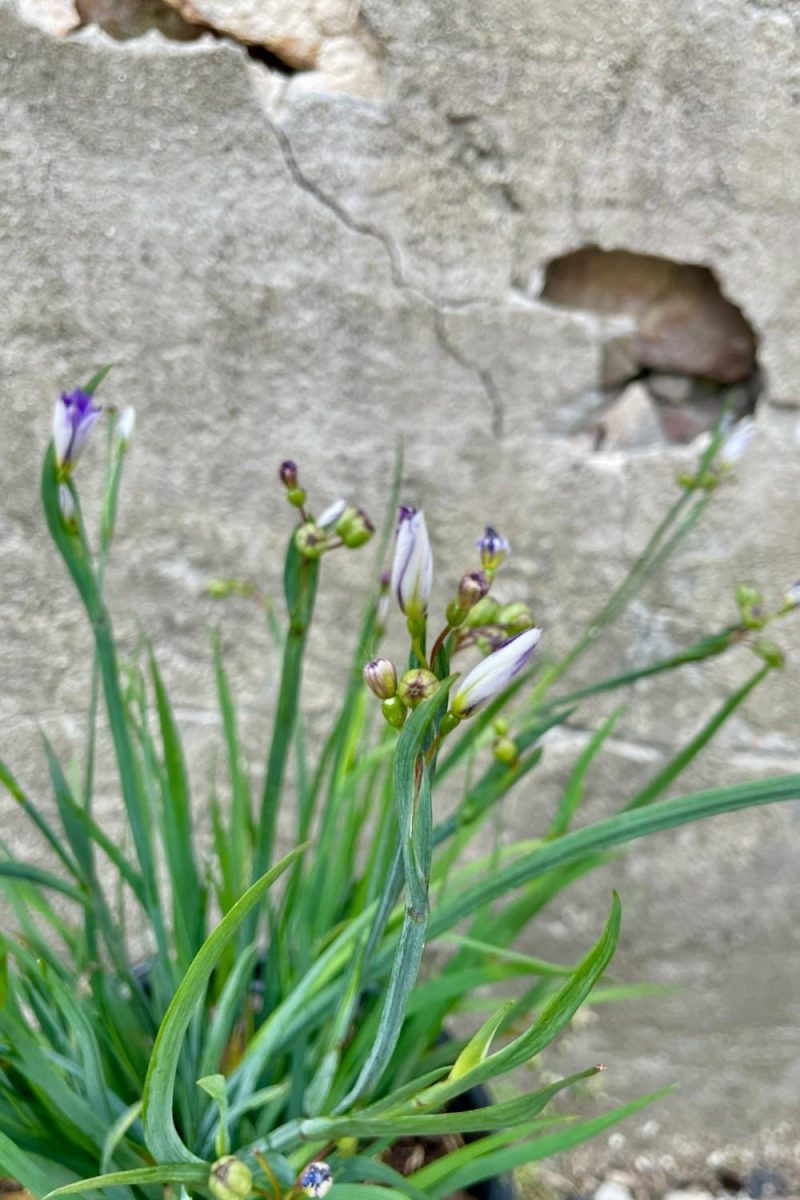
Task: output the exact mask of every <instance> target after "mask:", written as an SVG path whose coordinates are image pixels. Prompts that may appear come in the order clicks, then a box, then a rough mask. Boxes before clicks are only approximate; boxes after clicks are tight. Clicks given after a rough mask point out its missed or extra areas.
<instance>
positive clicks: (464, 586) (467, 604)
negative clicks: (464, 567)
mask: <svg viewBox="0 0 800 1200" xmlns="http://www.w3.org/2000/svg"><path fill="white" fill-rule="evenodd" d="M491 586H492V584H491V580H490V579H489V577H488V575H487V574H486V572H485V571H473V572H472V573H471V574H470V575H464V576H463V578H462V580H461V582H460V583H459V585H458V606H459V608H463V609H464V610H465V611H466V610H468V609H470V608H474V607H475V605H476V604H477V603H478V601H479V600H482V599H483V597H484V596H485V595H486V594H487V592H488V591H489V588H490V587H491Z"/></svg>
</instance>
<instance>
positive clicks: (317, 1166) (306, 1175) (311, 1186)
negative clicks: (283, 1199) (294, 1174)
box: [297, 1162, 333, 1200]
mask: <svg viewBox="0 0 800 1200" xmlns="http://www.w3.org/2000/svg"><path fill="white" fill-rule="evenodd" d="M297 1182H298V1184H299V1185H300V1187H301V1188H302V1189H303V1191H304V1192H305V1193H306V1195H307V1196H313V1197H314V1200H322V1197H323V1196H325V1195H327V1193H328V1192H329V1191H330V1190H331V1187H332V1186H333V1175H332V1174H331V1169H330V1167H329V1166H328V1164H327V1163H325V1162H312V1163H309V1164H308V1166H307V1167H306V1168H305V1170H304V1171H303V1172H302V1174H301V1175H300V1178H299V1179H298V1180H297Z"/></svg>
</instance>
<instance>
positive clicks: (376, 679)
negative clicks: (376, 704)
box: [364, 658, 397, 700]
mask: <svg viewBox="0 0 800 1200" xmlns="http://www.w3.org/2000/svg"><path fill="white" fill-rule="evenodd" d="M364 682H365V683H366V685H367V687H368V688H369V690H370V691H371V692H372V693H373V694H374V695H376V696H377V697H378V699H379V700H390V699H391V698H392V696H394V695H395V693H396V692H397V669H396V667H395V665H394V663H393V662H390V661H389V659H388V658H374V659H373V660H372V662H368V663H367V664H366V666H365V667H364Z"/></svg>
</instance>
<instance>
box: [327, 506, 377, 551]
mask: <svg viewBox="0 0 800 1200" xmlns="http://www.w3.org/2000/svg"><path fill="white" fill-rule="evenodd" d="M336 532H337V533H338V535H339V537H340V538H341V539H342V541H343V542H344V544H345V546H347V547H348V549H349V550H357V549H358V547H359V546H363V545H364V543H365V542H368V541H369V539H370V538H371V537H372V535H373V533H374V532H375V526H374V525H373V524H372V521H370V519H369V517H368V516H367V514H366V513H365V512H364V510H363V508H352V507H350V506H348V507H347V508H346V509H345V510H344V512H343V513H342V515H341V517H340V518H339V520H338V521H337V522H336Z"/></svg>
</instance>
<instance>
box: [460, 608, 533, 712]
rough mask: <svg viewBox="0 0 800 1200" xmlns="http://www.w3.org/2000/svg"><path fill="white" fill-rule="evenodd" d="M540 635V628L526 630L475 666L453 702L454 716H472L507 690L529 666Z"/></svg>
mask: <svg viewBox="0 0 800 1200" xmlns="http://www.w3.org/2000/svg"><path fill="white" fill-rule="evenodd" d="M541 636H542V631H541V629H526V630H525V631H524V633H518V634H517V636H516V637H513V638H511V639H510V641H508V642H506V643H505V644H504V645H503V646H501V647H500V649H499V650H495V651H493V653H492V654H490V655H488V657H487V658H484V659H483V661H482V662H479V663H478V665H477V666H476V667H473V668H472V670H471V671H470V672H469V674H468V675H467V677H466V679H464V681H463V682H462V683H461V684H460V685H459V687H458V690H457V691H456V692H455V694H454V695H453V697H452V699H451V701H450V711H451V713H452V714H453V716H455V717H459V718H461V717H471V716H472V714H473V713H474V712H475V711H476V709H478V708H480V707H481V705H483V704H487V703H488V702H489V701H490V700H493V699H494V698H495V696H498V695H499V694H500V692H502V691H503V689H504V688H506V687H508V685H509V684H510V683H511V682H512V680H514V679H516V677H517V676H518V675H519V674H520V672H522V671H524V670H525V668H526V667H527V665H528V663H529V662H530V659H531V656H532V655H533V652H534V650H535V649H536V647H537V646H538V644H539V639H540V638H541Z"/></svg>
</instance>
